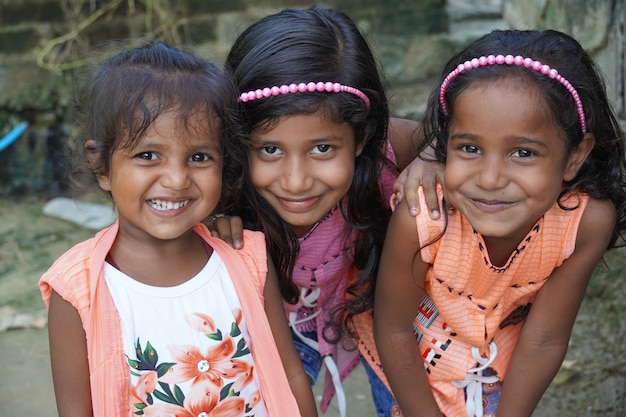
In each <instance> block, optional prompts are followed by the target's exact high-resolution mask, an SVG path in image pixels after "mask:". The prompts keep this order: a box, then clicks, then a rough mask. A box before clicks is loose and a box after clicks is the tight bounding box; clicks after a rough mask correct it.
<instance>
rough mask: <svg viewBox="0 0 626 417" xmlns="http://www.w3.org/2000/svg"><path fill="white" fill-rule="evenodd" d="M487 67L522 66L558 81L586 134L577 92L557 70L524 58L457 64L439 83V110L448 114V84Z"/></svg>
mask: <svg viewBox="0 0 626 417" xmlns="http://www.w3.org/2000/svg"><path fill="white" fill-rule="evenodd" d="M487 65H515V66H518V67H520V66H523V67H526V68H529V69H531V70H533V71H537V72H539V73H541V74H543V75H546V76H548V77H550V78H552V79H554V80H556V81H558V82H559V83H560V84H561V85H563V86H564V87H565V88H566V89H567V91H569V93H570V94H571V95H572V97H573V98H574V103H575V104H576V111H577V112H578V119H579V121H580V126H581V128H582V131H583V134H585V133H587V122H586V119H585V112H584V110H583V103H582V101H581V100H580V96H579V95H578V91H576V89H575V88H574V86H573V85H572V84H570V82H569V81H567V80H566V79H565V77H563V76H562V75H561V74H559V72H558V71H557V70H555V69H554V68H550V67H549V66H548V65H545V64H543V63H541V62H540V61H536V60H533V59H532V58H524V57H522V56H519V55H517V56H513V55H506V56H504V55H489V56H481V57H480V58H474V59H472V60H469V61H465V62H464V63H462V64H459V66H458V67H456V69H455V70H454V71H452V72H450V74H448V75H447V76H446V78H444V80H443V83H441V88H440V89H439V103H440V104H441V108H442V109H443V112H444V113H445V114H447V113H448V106H447V104H446V100H445V94H446V89H447V88H448V85H450V82H451V81H452V80H453V79H454V77H456V76H457V75H459V74H461V73H463V72H466V71H469V70H472V69H476V68H480V67H485V66H487Z"/></svg>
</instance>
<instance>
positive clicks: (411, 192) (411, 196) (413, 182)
mask: <svg viewBox="0 0 626 417" xmlns="http://www.w3.org/2000/svg"><path fill="white" fill-rule="evenodd" d="M419 187H420V180H419V179H418V178H409V179H407V181H406V184H405V185H404V197H405V199H406V205H407V207H408V208H409V212H410V213H411V216H417V215H418V214H419V212H420V205H419V194H418V193H417V191H418V190H419Z"/></svg>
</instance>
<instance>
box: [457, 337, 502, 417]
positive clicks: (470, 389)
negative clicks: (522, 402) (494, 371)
mask: <svg viewBox="0 0 626 417" xmlns="http://www.w3.org/2000/svg"><path fill="white" fill-rule="evenodd" d="M497 355H498V347H497V346H496V344H495V342H490V343H489V357H488V358H484V357H482V356H481V355H480V350H479V349H478V348H477V347H474V346H472V356H473V357H474V359H475V360H476V362H477V363H478V366H476V367H474V368H471V369H468V370H467V373H466V375H465V379H463V380H459V381H452V385H454V386H455V387H457V388H465V392H466V394H467V400H466V401H465V411H466V412H467V416H468V417H482V416H483V384H493V383H494V382H497V381H498V380H499V378H498V377H497V376H495V375H491V376H483V371H484V370H485V369H487V368H488V367H489V366H491V364H492V363H493V361H494V360H495V359H496V356H497Z"/></svg>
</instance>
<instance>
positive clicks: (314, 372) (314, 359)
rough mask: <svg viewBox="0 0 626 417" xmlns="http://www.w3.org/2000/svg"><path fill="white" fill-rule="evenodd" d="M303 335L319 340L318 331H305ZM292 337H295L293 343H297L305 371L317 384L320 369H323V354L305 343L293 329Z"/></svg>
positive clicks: (313, 383)
mask: <svg viewBox="0 0 626 417" xmlns="http://www.w3.org/2000/svg"><path fill="white" fill-rule="evenodd" d="M302 336H304V337H306V338H307V339H313V340H315V341H317V333H316V332H303V333H302ZM291 337H292V338H293V344H294V345H296V350H297V351H298V356H299V357H300V361H301V362H302V366H303V367H304V372H306V374H307V375H308V376H309V378H311V381H312V382H311V385H315V383H316V382H317V377H318V376H319V374H320V369H322V356H321V355H320V353H319V352H318V351H317V350H315V349H313V348H312V347H311V346H309V345H307V344H306V343H304V342H303V341H302V339H300V337H298V335H297V334H295V333H294V331H293V330H292V331H291Z"/></svg>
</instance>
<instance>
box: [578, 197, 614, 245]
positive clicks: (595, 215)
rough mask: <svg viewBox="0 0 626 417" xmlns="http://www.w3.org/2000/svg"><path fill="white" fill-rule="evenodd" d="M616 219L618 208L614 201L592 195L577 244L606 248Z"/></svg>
mask: <svg viewBox="0 0 626 417" xmlns="http://www.w3.org/2000/svg"><path fill="white" fill-rule="evenodd" d="M616 221H617V210H616V209H615V205H614V204H613V202H611V201H610V200H600V199H597V198H593V197H590V198H589V202H588V203H587V207H586V208H585V211H584V213H583V214H582V218H581V220H580V225H579V227H578V235H577V239H576V246H577V247H578V246H583V245H588V244H593V245H600V246H601V247H602V248H603V249H605V248H606V247H607V246H608V244H609V241H610V239H611V237H612V236H613V230H614V229H615V222H616Z"/></svg>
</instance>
